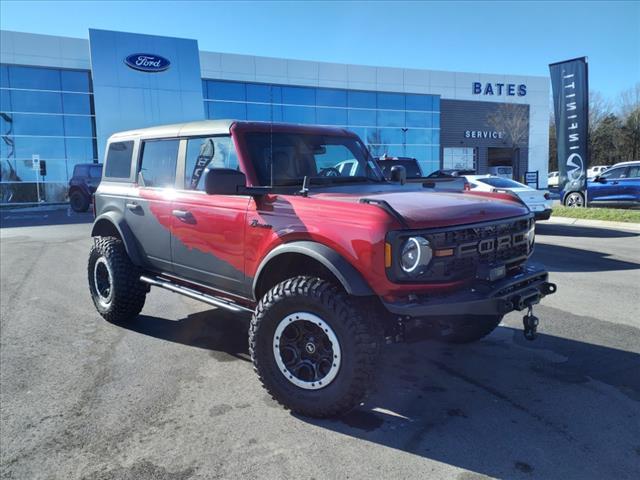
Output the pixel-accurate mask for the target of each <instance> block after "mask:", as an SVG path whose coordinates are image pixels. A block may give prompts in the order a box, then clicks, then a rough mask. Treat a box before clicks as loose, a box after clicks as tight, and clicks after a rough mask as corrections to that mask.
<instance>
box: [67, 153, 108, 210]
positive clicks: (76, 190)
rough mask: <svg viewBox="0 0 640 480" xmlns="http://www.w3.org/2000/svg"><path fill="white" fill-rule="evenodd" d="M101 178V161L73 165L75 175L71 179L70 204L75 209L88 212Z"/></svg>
mask: <svg viewBox="0 0 640 480" xmlns="http://www.w3.org/2000/svg"><path fill="white" fill-rule="evenodd" d="M101 178H102V164H101V163H78V164H77V165H75V166H74V167H73V176H72V177H71V179H70V180H69V205H71V208H72V209H73V210H74V211H76V212H86V211H87V210H88V209H89V205H91V201H92V200H93V193H94V192H95V191H96V188H98V184H99V183H100V179H101Z"/></svg>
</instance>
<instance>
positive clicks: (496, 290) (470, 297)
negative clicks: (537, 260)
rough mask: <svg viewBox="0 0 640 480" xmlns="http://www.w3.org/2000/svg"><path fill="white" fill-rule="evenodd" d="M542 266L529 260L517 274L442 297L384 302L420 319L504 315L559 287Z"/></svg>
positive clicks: (481, 281) (470, 286)
mask: <svg viewBox="0 0 640 480" xmlns="http://www.w3.org/2000/svg"><path fill="white" fill-rule="evenodd" d="M548 278H549V274H548V273H547V271H546V270H545V268H544V267H542V266H541V265H537V264H533V263H528V264H526V265H525V266H524V267H523V268H522V272H521V273H518V274H516V275H513V276H510V277H507V278H504V279H502V280H498V281H495V282H488V281H484V280H478V281H476V282H474V283H473V284H471V285H469V286H467V287H466V288H465V289H464V290H462V291H457V292H455V293H451V294H448V295H442V296H421V297H418V298H416V299H415V300H414V299H412V300H408V301H403V302H384V306H385V307H386V308H387V310H389V312H391V313H393V314H395V315H401V316H404V317H411V318H421V317H436V316H448V315H505V314H507V313H509V312H511V311H513V310H524V309H526V308H528V307H530V306H532V305H535V304H537V303H539V302H540V300H541V299H542V298H544V297H545V296H546V295H551V294H553V293H555V291H556V289H557V287H556V285H555V284H554V283H550V282H548V281H547V280H548Z"/></svg>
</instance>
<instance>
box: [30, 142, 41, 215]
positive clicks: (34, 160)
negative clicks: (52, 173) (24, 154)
mask: <svg viewBox="0 0 640 480" xmlns="http://www.w3.org/2000/svg"><path fill="white" fill-rule="evenodd" d="M31 168H33V170H34V171H35V172H36V191H37V192H38V203H40V155H36V154H34V155H31Z"/></svg>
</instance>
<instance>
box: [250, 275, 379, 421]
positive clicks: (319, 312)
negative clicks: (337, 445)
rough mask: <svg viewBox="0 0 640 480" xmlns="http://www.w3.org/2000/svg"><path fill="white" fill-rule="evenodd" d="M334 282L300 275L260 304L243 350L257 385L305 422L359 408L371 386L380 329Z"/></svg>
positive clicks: (270, 293) (267, 295) (276, 289)
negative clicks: (250, 364)
mask: <svg viewBox="0 0 640 480" xmlns="http://www.w3.org/2000/svg"><path fill="white" fill-rule="evenodd" d="M361 310H362V309H357V308H356V304H355V300H354V299H353V298H350V297H349V296H347V295H346V294H345V293H343V292H342V291H341V290H339V289H338V288H337V287H336V286H334V285H333V284H331V283H329V282H327V281H325V280H322V279H320V278H315V277H306V276H300V277H295V278H291V279H288V280H285V281H284V282H281V283H279V284H278V285H276V286H275V287H273V288H272V289H271V290H269V291H268V292H267V293H266V295H265V296H264V297H263V298H262V299H261V300H260V302H259V303H258V306H257V307H256V311H255V313H254V315H253V318H252V321H251V328H250V331H249V349H250V352H251V359H252V361H253V365H254V370H255V371H256V373H257V374H258V377H259V378H260V381H261V382H262V385H263V386H264V387H265V388H266V390H267V391H268V392H269V393H270V394H271V396H272V397H273V398H274V399H275V400H276V401H277V402H278V403H280V404H281V405H283V406H284V407H286V408H288V409H290V410H292V411H294V412H296V413H299V414H302V415H306V416H310V417H316V418H323V417H330V416H336V415H339V414H342V413H345V412H347V411H349V410H351V409H352V408H353V407H355V406H356V405H358V404H359V403H360V401H361V400H362V398H363V397H364V396H365V394H366V392H367V390H368V388H369V387H370V386H371V384H372V382H373V379H374V376H375V371H376V363H377V359H378V355H379V350H380V347H381V345H382V331H381V328H379V326H378V323H377V321H376V319H375V317H374V316H370V315H367V316H363V315H362V313H361Z"/></svg>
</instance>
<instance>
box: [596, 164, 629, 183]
mask: <svg viewBox="0 0 640 480" xmlns="http://www.w3.org/2000/svg"><path fill="white" fill-rule="evenodd" d="M626 172H627V167H620V168H612V169H611V170H607V171H606V172H604V173H603V174H602V175H601V177H602V178H606V179H608V180H612V179H614V178H626Z"/></svg>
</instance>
